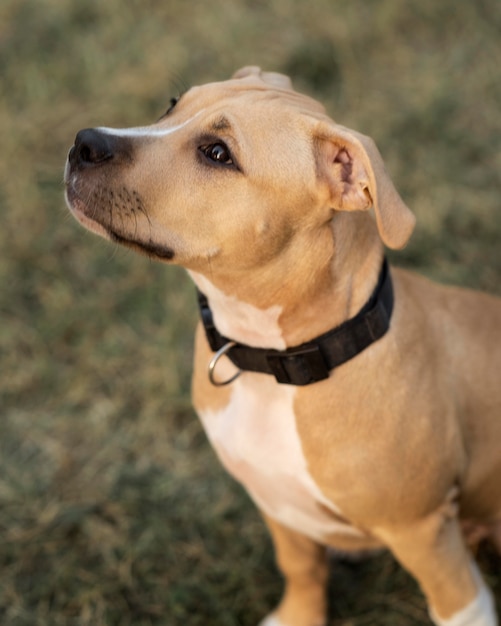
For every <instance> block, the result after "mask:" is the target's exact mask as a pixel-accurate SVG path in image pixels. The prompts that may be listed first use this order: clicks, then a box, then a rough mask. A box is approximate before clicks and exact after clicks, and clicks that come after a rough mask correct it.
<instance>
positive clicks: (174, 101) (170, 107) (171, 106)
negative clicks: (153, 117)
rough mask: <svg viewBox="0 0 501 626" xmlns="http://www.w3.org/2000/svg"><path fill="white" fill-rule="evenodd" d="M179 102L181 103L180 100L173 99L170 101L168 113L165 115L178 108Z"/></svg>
mask: <svg viewBox="0 0 501 626" xmlns="http://www.w3.org/2000/svg"><path fill="white" fill-rule="evenodd" d="M178 102H179V98H171V99H170V100H169V108H168V109H167V111H165V113H164V115H169V113H170V112H171V111H172V109H173V108H174V107H175V106H176V104H177V103H178Z"/></svg>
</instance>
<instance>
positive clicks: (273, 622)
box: [259, 613, 325, 626]
mask: <svg viewBox="0 0 501 626" xmlns="http://www.w3.org/2000/svg"><path fill="white" fill-rule="evenodd" d="M259 626H295V625H293V624H289V623H288V622H287V623H286V622H283V621H282V620H281V619H280V618H279V617H277V615H276V613H271V614H270V615H268V616H267V617H265V618H264V620H263V621H261V622H259ZM305 626H306V624H305ZM307 626H325V622H323V621H322V622H315V623H314V624H313V623H312V624H308V625H307Z"/></svg>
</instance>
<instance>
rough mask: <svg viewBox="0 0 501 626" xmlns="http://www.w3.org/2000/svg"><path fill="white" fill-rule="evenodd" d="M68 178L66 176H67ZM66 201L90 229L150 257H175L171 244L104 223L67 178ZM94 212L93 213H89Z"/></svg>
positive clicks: (166, 258)
mask: <svg viewBox="0 0 501 626" xmlns="http://www.w3.org/2000/svg"><path fill="white" fill-rule="evenodd" d="M65 178H66V177H65ZM65 182H66V203H67V205H68V207H69V209H70V211H71V213H72V215H73V216H74V217H75V218H76V219H77V220H78V221H79V222H80V224H82V226H85V227H86V228H87V229H88V230H90V231H92V232H93V233H95V234H97V235H101V237H104V238H105V239H110V240H111V241H115V242H117V243H119V244H122V245H124V246H127V247H128V248H132V249H134V250H137V251H138V252H142V253H143V254H146V255H147V256H149V257H156V258H158V259H161V260H163V261H170V260H172V259H173V258H174V250H173V249H172V248H170V247H169V246H165V245H160V244H156V243H154V242H152V241H149V242H145V241H141V240H137V239H134V238H133V237H130V236H129V235H127V234H125V233H122V232H118V231H117V230H115V229H113V228H111V227H110V226H108V225H104V224H102V223H101V222H99V220H98V219H97V215H96V212H95V210H91V209H90V208H89V207H88V205H87V204H86V203H85V202H84V201H83V200H82V199H81V198H80V196H79V195H78V192H77V191H76V189H75V185H74V184H73V183H72V182H71V180H66V181H65ZM89 213H92V215H89Z"/></svg>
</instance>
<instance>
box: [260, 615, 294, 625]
mask: <svg viewBox="0 0 501 626" xmlns="http://www.w3.org/2000/svg"><path fill="white" fill-rule="evenodd" d="M259 626H288V625H287V624H284V623H283V622H281V621H280V620H279V619H278V617H276V616H275V615H273V614H271V615H268V616H267V617H265V618H264V619H263V620H262V621H261V622H259Z"/></svg>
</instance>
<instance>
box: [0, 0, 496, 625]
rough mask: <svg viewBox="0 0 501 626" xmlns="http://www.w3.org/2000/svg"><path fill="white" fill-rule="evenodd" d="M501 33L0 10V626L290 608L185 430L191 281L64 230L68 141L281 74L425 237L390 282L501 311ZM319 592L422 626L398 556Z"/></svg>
mask: <svg viewBox="0 0 501 626" xmlns="http://www.w3.org/2000/svg"><path fill="white" fill-rule="evenodd" d="M500 30H501V5H500V3H499V2H498V0H477V1H476V2H475V3H470V2H458V1H457V0H443V1H442V2H439V3H438V2H436V1H435V0H421V1H420V2H418V3H402V2H399V1H398V0H374V1H373V2H364V1H363V0H351V1H350V2H337V3H333V2H330V1H329V0H316V2H315V3H304V2H301V1H300V0H271V1H270V2H263V1H262V0H234V1H233V2H228V1H227V0H226V1H225V0H213V1H212V2H210V3H206V2H202V1H201V0H193V1H191V2H186V1H184V2H183V1H182V0H169V1H168V2H167V1H163V2H161V1H160V0H147V1H145V2H139V1H138V0H131V1H130V2H128V3H122V2H119V0H107V2H99V1H98V0H85V1H83V0H3V1H2V3H1V6H0V67H1V68H2V70H1V72H0V81H1V86H0V94H1V96H0V145H1V147H2V159H1V160H0V210H1V224H2V226H1V229H0V245H1V250H2V253H1V256H0V284H1V289H0V316H1V319H0V358H1V363H0V371H1V379H0V411H1V420H0V529H1V536H2V541H1V543H0V622H1V623H2V624H6V625H8V626H35V625H36V626H39V625H40V626H45V625H47V626H59V625H61V626H63V625H64V626H70V625H75V626H86V625H93V626H101V625H106V626H107V625H110V626H115V625H116V626H127V625H133V626H143V625H144V626H146V625H148V626H150V625H163V624H165V625H168V626H198V625H202V624H203V625H204V626H211V625H214V626H215V625H216V624H217V626H236V624H239V625H240V626H251V625H254V624H256V623H257V622H258V621H259V619H260V618H261V617H262V616H263V615H264V614H265V613H266V612H267V610H268V609H269V608H270V607H271V606H272V605H273V603H274V602H276V601H277V599H278V597H279V595H280V589H281V583H280V579H279V576H278V575H277V572H276V571H275V569H274V565H273V554H272V550H271V545H270V543H269V540H268V538H267V535H266V532H265V530H264V528H263V525H262V523H261V521H260V519H259V516H258V514H257V513H256V511H255V510H254V507H253V505H252V504H251V503H250V502H249V500H248V499H247V496H246V495H245V494H244V492H243V491H242V490H241V488H240V487H239V486H238V485H236V484H235V483H233V482H232V481H231V480H230V479H229V478H228V477H227V476H226V475H225V474H224V472H223V471H222V469H220V467H219V465H218V463H217V461H216V460H215V457H214V454H213V453H212V451H211V450H210V448H209V446H208V444H207V442H206V440H205V438H204V435H203V433H202V431H201V428H200V426H199V424H198V421H197V419H196V418H195V416H194V414H193V412H192V410H191V408H190V400H189V380H190V368H191V349H192V329H193V326H194V324H195V319H196V310H195V299H194V294H193V289H192V287H191V285H190V284H189V282H188V280H187V278H186V277H185V276H184V274H183V272H182V271H181V270H177V269H174V268H165V267H164V266H162V265H160V264H155V263H152V262H150V261H148V260H147V259H143V258H140V257H138V256H134V255H133V254H132V253H128V252H126V251H124V250H122V249H115V248H113V247H112V246H110V245H109V244H107V243H105V242H102V241H100V240H98V239H97V238H95V237H92V236H91V235H89V234H88V233H86V232H84V231H83V229H81V228H80V227H79V226H78V225H77V224H76V223H75V222H74V221H73V220H72V219H71V218H69V217H68V215H67V212H66V210H65V208H64V203H63V197H62V183H61V180H62V167H63V163H64V159H65V155H66V151H67V149H68V147H69V146H70V145H71V143H72V140H73V137H74V135H75V133H76V131H77V130H79V129H80V128H83V127H86V126H94V125H109V126H125V125H138V124H143V123H147V122H148V121H151V120H153V119H155V118H156V117H158V116H159V115H160V114H161V113H162V112H163V110H164V109H165V107H166V105H167V103H168V100H169V98H170V97H171V96H173V95H176V94H177V93H178V92H179V91H182V90H183V89H185V88H186V86H187V85H190V84H197V83H199V82H206V81H208V80H216V79H223V78H226V77H227V76H229V75H230V74H231V73H232V72H233V71H234V70H235V69H237V68H238V67H240V66H242V65H246V64H250V63H253V64H260V65H262V66H263V67H265V68H267V69H276V70H281V71H285V72H288V73H290V74H292V75H293V78H294V82H295V84H296V85H297V87H298V88H301V89H304V90H306V91H308V92H309V93H311V94H312V95H315V96H316V97H318V98H320V99H322V100H323V101H324V102H325V104H326V105H327V106H328V108H329V110H330V111H331V113H332V115H333V116H334V117H335V118H336V119H337V120H338V121H341V122H342V123H344V124H345V125H347V126H351V127H353V128H357V129H359V130H361V131H362V132H365V133H366V134H369V135H371V136H372V137H374V138H375V140H376V142H377V143H378V145H379V147H380V149H381V151H382V153H383V155H384V156H385V159H386V162H387V165H388V169H389V171H390V172H391V174H392V176H393V178H394V180H395V181H396V184H397V187H398V188H399V189H400V191H401V193H402V195H403V197H404V198H405V199H406V201H407V202H408V204H409V205H410V206H411V207H412V208H413V210H414V211H415V212H416V214H417V216H418V224H419V226H418V229H417V232H416V234H415V236H414V238H413V241H412V243H411V244H410V246H409V247H408V248H407V249H406V250H405V251H404V252H402V253H398V254H392V258H393V260H394V261H396V262H397V263H400V264H405V265H408V266H410V267H413V268H416V269H418V270H419V271H422V272H424V273H427V274H428V275H430V276H432V277H434V278H437V279H440V280H443V281H447V282H454V283H458V284H465V285H470V286H475V287H478V288H481V289H485V290H489V291H494V292H497V293H501V287H500V285H501V280H500V279H501V253H500V247H499V242H500V240H501V219H500V214H499V210H500V202H499V189H500V188H501V180H500V172H501V117H500V115H499V110H500V109H501V81H500V80H499V68H500V66H501V44H500V42H499V32H500ZM484 564H485V565H486V568H487V572H488V575H489V578H490V582H491V583H492V586H493V587H494V588H495V589H496V591H497V595H498V597H500V598H501V593H500V584H501V577H500V576H499V575H498V574H497V571H496V570H497V568H498V564H497V563H496V561H494V560H492V559H491V558H490V557H489V555H487V556H484ZM331 588H332V593H331V600H332V602H331V605H332V606H331V622H330V626H341V625H342V626H348V625H350V626H364V625H369V624H370V625H371V626H372V625H376V626H377V625H379V624H390V625H391V626H411V625H413V626H416V625H420V624H426V623H428V622H427V617H426V610H425V607H424V603H423V600H422V597H421V595H420V593H419V591H418V590H417V587H416V585H415V583H414V582H413V581H412V580H411V579H410V577H409V576H408V575H407V574H406V573H405V572H403V571H402V570H401V569H400V568H399V567H398V565H397V564H396V563H395V562H394V561H393V559H392V558H391V557H389V556H388V555H382V556H380V557H377V558H375V559H372V560H369V561H367V562H366V563H363V564H358V565H352V564H347V563H342V562H341V563H336V564H334V566H333V572H332V580H331Z"/></svg>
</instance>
